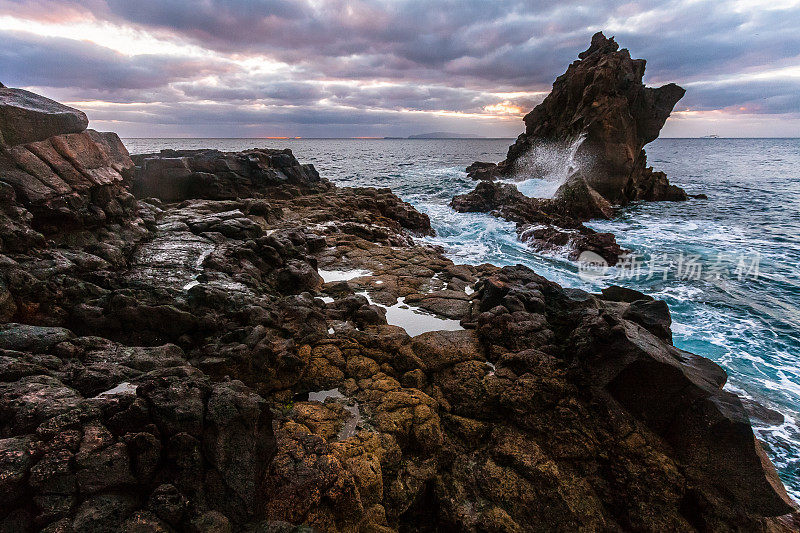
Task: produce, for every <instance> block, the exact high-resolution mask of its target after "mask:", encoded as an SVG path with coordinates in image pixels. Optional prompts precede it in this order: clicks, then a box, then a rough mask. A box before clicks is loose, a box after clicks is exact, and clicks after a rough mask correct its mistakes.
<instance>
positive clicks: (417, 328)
mask: <svg viewBox="0 0 800 533" xmlns="http://www.w3.org/2000/svg"><path fill="white" fill-rule="evenodd" d="M356 294H360V295H361V296H364V297H365V298H366V299H367V300H368V301H369V303H370V304H372V305H377V306H378V307H381V308H383V309H384V310H386V323H387V324H389V325H392V326H400V327H401V328H403V329H404V330H406V333H408V335H409V336H410V337H416V336H417V335H422V334H423V333H427V332H429V331H456V330H460V329H464V328H463V327H461V323H460V322H459V321H458V320H452V319H449V318H439V317H438V316H436V315H434V314H431V313H429V312H427V311H425V310H423V309H420V308H419V307H413V306H410V305H408V304H407V303H406V299H405V298H403V297H401V298H398V299H397V303H396V304H394V305H392V306H389V307H386V306H385V305H381V304H379V303H375V302H374V301H373V300H372V298H370V297H369V294H367V293H366V292H357V293H356Z"/></svg>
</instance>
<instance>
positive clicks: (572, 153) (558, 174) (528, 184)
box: [506, 133, 586, 198]
mask: <svg viewBox="0 0 800 533" xmlns="http://www.w3.org/2000/svg"><path fill="white" fill-rule="evenodd" d="M585 139H586V135H585V134H583V133H582V134H580V135H578V136H577V137H575V138H574V139H572V140H571V141H569V142H566V143H565V142H553V143H538V144H536V145H534V146H532V147H531V149H530V150H529V151H528V153H526V154H525V155H524V156H523V157H521V158H519V159H518V160H517V162H516V166H515V172H514V174H515V176H516V177H515V178H514V179H512V180H507V181H506V183H513V184H514V185H516V186H517V188H518V189H519V191H520V192H521V193H522V194H524V195H525V196H530V197H532V198H552V197H553V196H554V195H555V194H556V191H557V190H558V188H559V187H561V185H563V184H564V182H566V181H567V178H568V177H569V176H570V175H572V173H573V172H575V171H576V170H578V169H579V168H581V167H582V166H586V165H585V163H586V162H585V161H583V159H584V157H583V156H581V157H579V156H578V150H579V149H580V147H581V145H582V144H583V141H584V140H585Z"/></svg>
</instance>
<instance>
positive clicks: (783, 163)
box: [125, 139, 800, 499]
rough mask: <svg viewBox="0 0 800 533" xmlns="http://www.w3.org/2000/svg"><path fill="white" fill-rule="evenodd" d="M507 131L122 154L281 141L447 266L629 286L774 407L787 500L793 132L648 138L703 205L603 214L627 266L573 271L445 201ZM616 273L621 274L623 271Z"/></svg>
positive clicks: (798, 208) (794, 475) (793, 288)
mask: <svg viewBox="0 0 800 533" xmlns="http://www.w3.org/2000/svg"><path fill="white" fill-rule="evenodd" d="M510 142H511V141H510V140H509V139H489V140H484V139H458V140H396V139H391V140H390V139H387V140H362V139H358V140H356V139H353V140H350V139H299V140H288V141H287V140H262V139H126V140H125V144H126V146H128V149H129V150H130V151H131V153H143V152H151V151H158V150H160V149H162V148H218V149H221V150H226V151H234V150H242V149H245V148H254V147H269V148H284V147H288V148H291V149H292V150H293V151H294V153H295V155H296V156H297V158H298V159H300V161H301V162H310V163H314V165H315V166H316V167H317V169H318V170H319V171H320V173H321V174H322V175H323V176H325V177H327V178H329V179H331V180H332V181H334V182H335V183H337V184H339V185H343V186H359V185H367V186H376V187H389V188H391V189H392V190H393V191H394V192H395V193H397V194H398V195H399V196H400V197H401V198H403V199H404V200H406V201H408V202H410V203H412V204H413V205H414V206H416V207H417V208H418V209H420V210H421V211H424V212H426V213H427V214H428V215H429V216H430V217H431V222H432V223H433V226H434V229H435V230H436V234H437V235H436V237H432V238H429V239H427V240H428V241H430V242H433V243H436V244H440V245H442V246H444V247H445V249H446V250H447V252H448V254H449V255H450V257H451V258H452V259H453V260H454V261H456V262H462V263H473V264H478V263H483V262H490V263H494V264H498V265H509V264H517V263H522V264H525V265H527V266H529V267H531V268H533V269H534V270H536V271H537V272H539V273H540V274H542V275H544V276H546V277H548V278H549V279H552V280H554V281H557V282H558V283H560V284H562V285H564V286H570V287H579V288H584V289H587V290H592V291H596V290H598V289H599V288H601V287H602V286H604V285H608V284H612V283H614V284H619V285H626V286H630V287H632V288H636V289H638V290H641V291H643V292H646V293H648V294H651V295H653V296H655V297H657V298H661V299H664V300H666V301H667V302H668V303H669V305H670V309H671V311H672V317H673V321H674V325H673V332H674V342H675V344H676V346H679V347H680V348H683V349H686V350H689V351H692V352H694V353H697V354H700V355H703V356H706V357H708V358H710V359H712V360H714V361H716V362H717V363H719V364H721V365H722V366H723V367H724V368H725V369H726V370H727V371H728V374H729V376H730V379H729V383H728V385H727V387H728V388H729V389H731V390H733V391H734V392H737V393H738V394H740V395H742V396H745V397H749V398H752V399H754V400H756V401H758V402H759V403H761V404H762V405H764V406H766V407H769V408H771V409H774V410H776V411H778V412H780V413H781V414H782V415H783V416H784V417H785V421H784V423H783V424H780V425H774V424H773V425H769V424H767V423H763V424H760V425H759V423H758V422H756V421H754V424H755V428H756V432H757V434H758V436H759V437H760V439H761V440H762V441H763V442H764V443H765V446H766V447H767V451H768V453H769V455H770V457H771V458H772V460H773V461H774V462H775V464H776V466H777V467H778V470H779V473H780V475H781V478H782V479H783V481H784V482H785V483H786V485H787V488H788V489H789V491H790V492H791V493H792V495H793V496H794V497H795V498H796V499H800V429H799V428H798V420H800V270H798V265H800V139H659V140H657V141H655V142H653V143H652V144H650V145H649V146H648V147H647V152H648V157H649V161H650V164H652V165H653V166H655V167H656V169H657V170H663V171H664V172H666V173H667V175H668V176H669V177H670V180H671V181H672V182H673V183H675V184H677V185H680V186H682V187H684V188H685V189H686V190H687V191H689V192H690V193H705V194H707V195H708V197H709V199H708V200H693V201H689V202H682V203H671V202H664V203H641V204H635V205H632V206H628V207H626V208H625V209H623V210H621V211H620V213H619V215H618V217H617V218H615V219H614V220H611V221H596V222H593V223H591V224H590V225H591V226H592V227H594V228H595V229H597V230H600V231H612V232H613V233H615V234H616V236H617V240H618V241H619V243H620V244H621V245H622V246H624V247H625V248H628V249H630V250H632V252H633V256H632V257H633V259H632V260H631V261H630V262H629V263H628V264H627V267H623V268H615V269H611V270H610V271H608V272H607V273H606V276H605V277H603V278H588V277H586V276H581V275H580V273H579V272H578V269H577V267H576V265H575V264H574V263H572V262H570V261H567V260H566V259H565V257H564V256H563V255H562V254H558V253H554V254H539V253H535V252H533V251H532V250H530V249H529V248H527V247H526V246H525V245H524V244H522V243H520V242H519V241H518V240H517V239H516V234H515V231H514V225H513V224H510V223H507V222H504V221H501V220H498V219H496V218H494V217H491V216H489V215H485V214H460V213H455V212H454V211H452V209H450V208H449V207H448V205H447V204H448V203H449V201H450V199H451V198H452V197H453V195H455V194H462V193H464V192H468V191H470V190H472V189H473V188H474V186H475V183H474V182H472V181H471V180H469V179H467V177H466V173H465V172H464V168H465V167H466V166H467V165H468V164H470V163H471V162H473V161H476V160H480V161H499V160H501V159H503V158H504V156H505V152H506V150H507V148H508V145H509V144H510ZM519 186H520V190H522V191H523V192H524V193H525V194H528V195H541V194H547V192H548V191H552V190H554V184H553V183H552V182H548V181H546V180H545V181H542V180H527V181H525V182H523V183H521V184H520V185H519ZM628 267H629V268H628Z"/></svg>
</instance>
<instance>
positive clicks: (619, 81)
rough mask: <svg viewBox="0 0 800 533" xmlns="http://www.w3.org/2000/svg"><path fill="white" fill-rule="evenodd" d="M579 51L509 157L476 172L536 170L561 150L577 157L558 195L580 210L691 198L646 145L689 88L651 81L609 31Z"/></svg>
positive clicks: (584, 213)
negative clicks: (544, 157) (651, 161)
mask: <svg viewBox="0 0 800 533" xmlns="http://www.w3.org/2000/svg"><path fill="white" fill-rule="evenodd" d="M578 57H579V58H580V60H578V61H575V62H574V63H572V64H571V65H570V66H569V68H568V69H567V71H566V72H565V73H564V74H562V75H561V76H559V77H558V78H557V79H556V81H555V83H553V90H552V92H551V93H550V94H549V95H548V96H547V98H545V99H544V101H543V102H542V103H541V104H539V105H538V106H536V107H535V108H534V109H533V111H531V112H530V113H528V114H527V115H526V116H525V118H524V121H525V133H523V134H522V135H520V136H519V138H518V139H517V141H516V142H515V143H514V144H513V145H512V146H511V147H510V148H509V150H508V156H507V158H506V160H505V161H503V162H502V163H500V164H499V165H498V167H497V169H496V170H495V172H494V173H492V172H490V171H487V169H486V168H485V167H481V168H480V171H481V172H480V175H476V178H484V179H485V178H486V177H487V176H488V177H491V175H496V174H502V175H507V176H515V175H526V174H530V173H536V171H537V168H538V166H539V163H538V162H537V160H536V159H537V157H538V153H542V152H544V153H552V152H553V151H555V152H557V153H564V154H568V155H569V158H570V159H571V160H572V162H573V166H572V168H571V170H570V174H569V175H568V177H567V180H566V183H564V185H563V186H562V187H561V188H560V189H559V191H558V192H557V193H556V198H558V199H565V200H568V201H569V202H570V203H574V204H575V209H574V211H575V212H574V213H573V214H574V215H575V216H579V217H583V218H591V217H594V216H602V209H598V206H600V207H604V206H605V205H606V204H607V203H610V204H619V205H624V204H627V203H628V202H631V201H634V200H652V201H655V200H685V199H687V195H686V193H685V192H684V191H683V190H682V189H680V188H679V187H676V186H673V185H670V184H669V182H668V181H667V178H666V176H665V175H664V174H663V173H662V172H654V171H653V169H652V167H647V157H646V155H645V152H644V150H643V147H644V145H646V144H647V143H649V142H651V141H653V140H655V139H656V138H657V137H658V133H659V132H660V131H661V128H662V127H663V126H664V123H665V121H666V120H667V118H668V117H669V115H670V113H671V112H672V109H673V108H674V107H675V104H676V103H677V102H678V100H680V99H681V98H682V97H683V95H684V93H685V91H684V89H682V88H681V87H679V86H677V85H675V84H674V83H670V84H667V85H664V86H663V87H659V88H657V89H655V88H650V87H645V86H644V84H643V83H642V77H643V76H644V70H645V60H644V59H631V56H630V53H629V52H628V50H627V49H622V50H619V45H618V44H617V43H616V42H615V41H614V38H613V37H612V38H610V39H609V38H606V37H605V36H604V35H603V34H602V33H601V32H598V33H596V34H595V35H594V36H593V37H592V43H591V46H590V47H589V48H588V49H587V50H586V51H584V52H582V53H581V54H579V56H578ZM473 168H474V169H475V170H477V167H474V166H473ZM473 174H474V172H473ZM598 197H599V198H598Z"/></svg>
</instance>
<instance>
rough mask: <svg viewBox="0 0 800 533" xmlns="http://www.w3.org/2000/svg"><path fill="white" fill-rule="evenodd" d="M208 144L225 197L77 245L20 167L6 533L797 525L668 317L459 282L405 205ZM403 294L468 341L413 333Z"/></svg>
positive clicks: (647, 308) (534, 282)
mask: <svg viewBox="0 0 800 533" xmlns="http://www.w3.org/2000/svg"><path fill="white" fill-rule="evenodd" d="M69 135H75V134H66V135H60V136H56V137H55V138H49V139H46V140H45V141H41V142H47V143H50V144H51V145H53V146H55V145H57V144H58V143H60V142H61V141H63V139H62V137H68V136H69ZM80 135H83V134H80ZM90 138H91V137H90ZM98 142H99V141H98ZM207 154H208V152H199V153H198V154H197V157H198V159H199V160H200V161H208V160H209V159H210V160H212V161H217V162H219V161H221V163H219V164H220V165H222V167H223V168H222V169H221V170H219V171H216V172H214V173H212V172H208V174H209V176H203V177H202V178H203V183H204V184H203V186H202V187H198V188H196V189H195V188H190V189H189V190H191V191H192V192H193V193H196V194H200V195H206V196H207V197H202V198H185V196H186V195H187V194H189V193H188V192H185V190H184V189H183V188H182V187H172V186H171V185H170V184H163V187H162V188H157V189H155V190H154V189H149V191H148V192H149V193H158V192H163V194H164V197H165V198H173V197H172V196H169V195H171V194H173V192H174V191H175V190H178V191H179V192H180V199H181V200H182V201H180V203H168V202H164V201H162V200H159V199H157V198H147V199H140V200H138V201H136V202H135V203H134V208H132V209H128V210H127V211H123V213H122V214H121V215H120V216H118V217H109V216H106V217H105V218H103V219H101V218H96V219H92V220H91V222H92V223H91V224H71V225H64V226H62V227H58V228H56V227H55V226H52V225H48V224H42V225H41V226H40V227H38V229H37V227H35V221H36V217H37V216H40V215H38V214H31V213H34V212H36V210H37V209H39V207H38V206H39V205H41V203H37V202H36V201H35V199H32V198H29V197H28V196H26V195H24V194H17V193H16V189H15V188H14V187H12V186H11V185H9V184H7V183H6V181H5V180H6V175H7V174H6V173H5V171H2V170H0V192H2V193H3V194H2V195H0V200H2V202H3V203H2V204H1V205H2V207H3V211H2V213H5V214H4V215H3V216H7V217H8V220H11V221H12V222H13V224H14V226H13V228H14V231H13V232H10V233H9V232H6V233H4V235H3V238H4V239H6V236H8V239H9V240H8V241H6V240H4V241H3V242H4V247H3V249H2V250H0V264H2V266H3V268H2V270H0V281H1V283H0V317H1V318H0V323H1V324H0V495H2V498H0V530H3V531H19V532H26V531H39V530H44V531H64V532H73V531H74V532H78V531H98V532H104V531H109V532H111V531H114V532H116V531H122V532H134V531H190V532H199V531H222V532H227V531H248V532H256V531H258V532H269V531H301V530H304V529H303V528H313V530H318V531H331V532H355V531H363V532H385V533H388V532H391V531H435V530H452V531H472V532H478V531H529V530H536V529H548V530H555V531H574V530H578V529H586V530H638V531H665V530H680V531H687V530H688V531H690V530H747V531H776V532H777V531H791V530H792V527H793V525H792V523H791V521H792V520H795V518H796V517H793V516H785V517H781V518H779V519H778V518H772V517H774V516H776V515H781V514H784V513H789V512H791V511H792V510H793V508H792V506H791V505H790V504H789V503H788V502H787V497H786V494H785V492H784V491H783V487H782V485H781V484H780V481H779V480H778V479H777V477H776V475H775V471H774V468H773V467H772V465H771V463H770V462H769V460H768V459H766V457H765V456H764V452H763V450H761V448H760V446H759V445H758V443H757V441H756V440H755V439H754V437H753V433H752V430H751V429H750V425H749V422H748V419H747V414H746V412H745V411H744V408H743V406H742V404H741V402H739V400H738V398H736V396H734V395H732V394H729V393H727V392H725V391H723V390H722V389H721V387H722V385H723V383H724V380H725V375H724V372H723V371H722V369H720V368H719V367H717V366H716V365H714V364H713V363H711V362H710V361H707V360H705V359H703V358H700V357H697V356H694V355H692V354H688V353H686V352H682V351H680V350H677V349H675V348H674V347H673V346H672V345H671V341H670V335H671V334H670V330H669V327H670V319H669V312H668V310H667V309H666V306H665V305H664V304H663V303H662V302H656V301H653V300H652V299H651V298H648V297H646V296H644V295H642V294H640V293H636V292H635V291H626V290H623V289H617V290H609V291H606V292H604V294H603V295H590V294H587V293H585V292H582V291H576V290H569V289H563V288H561V287H559V286H558V285H556V284H554V283H552V282H549V281H547V280H546V279H544V278H542V277H540V276H537V275H536V274H535V273H533V272H532V271H531V270H529V269H527V268H524V267H507V268H503V269H499V268H496V267H493V266H491V265H483V266H480V267H471V266H465V265H454V264H453V263H452V262H451V261H449V260H448V259H446V258H445V257H444V256H443V255H442V253H441V251H440V250H438V249H436V248H432V247H428V246H423V245H419V244H415V242H414V241H413V239H412V238H411V237H410V233H411V232H416V233H426V232H430V224H429V221H427V218H426V217H424V215H421V214H419V213H417V212H416V211H414V209H413V208H412V207H411V206H409V205H408V204H405V203H403V202H402V201H401V200H400V199H398V198H397V197H396V196H394V195H393V194H392V193H391V192H390V191H388V190H378V189H342V188H338V187H334V186H333V185H331V184H330V183H328V182H327V181H326V180H324V179H322V178H317V177H316V172H312V169H311V168H310V167H303V166H301V165H300V164H299V163H298V162H297V161H296V160H295V159H294V158H293V157H292V156H291V155H290V153H288V152H284V153H282V155H280V158H281V161H282V163H280V164H279V163H277V162H275V161H274V160H273V159H271V158H272V157H273V156H275V155H276V154H275V153H273V152H258V153H256V154H254V153H252V152H248V153H243V154H219V153H218V152H216V153H213V154H212V155H211V156H208V155H207ZM173 155H174V154H166V156H165V157H166V158H167V159H174V158H173V157H172V156H173ZM180 157H181V158H187V159H184V160H183V161H182V164H184V166H185V168H187V169H189V170H192V169H195V168H198V167H196V166H195V164H196V162H195V161H194V160H193V158H194V157H195V155H193V154H185V155H182V156H180ZM254 157H255V159H256V160H257V164H255V165H254V166H249V165H250V163H247V165H248V167H247V168H248V170H246V171H245V170H241V169H240V167H236V168H235V169H233V170H232V166H233V165H234V164H239V163H240V162H242V161H248V162H250V161H253V159H254ZM154 158H157V157H156V156H148V157H147V158H146V159H149V160H151V161H152V160H153V159H154ZM134 159H136V160H137V161H141V160H142V159H141V158H134ZM149 164H150V163H148V165H149ZM214 164H217V163H214ZM144 166H145V165H140V167H141V168H140V170H139V178H137V177H136V176H134V177H133V178H132V179H134V180H137V179H142V180H144V181H147V180H149V179H151V178H150V177H149V171H147V170H145V169H144ZM156 166H158V164H156ZM170 168H174V167H170ZM299 168H305V169H306V173H305V174H304V175H305V176H306V177H308V178H313V179H310V180H308V181H304V180H299V181H297V182H295V183H287V182H286V181H283V180H280V179H279V180H275V179H272V178H270V179H261V177H263V176H272V175H273V174H272V173H276V174H277V172H278V170H280V172H281V173H282V174H283V175H287V176H288V174H287V171H286V170H285V169H299ZM192 172H194V171H192ZM184 174H185V173H184ZM232 174H235V176H234V175H232ZM289 174H291V171H290V172H289ZM13 175H16V174H13ZM212 176H213V177H212ZM164 179H167V180H169V179H170V177H169V176H167V177H166V178H164ZM173 179H176V180H178V181H181V180H184V179H185V176H184V177H181V176H174V177H173ZM239 181H241V183H238V182H239ZM287 181H288V180H287ZM65 183H66V181H65ZM113 183H120V184H121V185H120V188H119V189H118V188H117V187H116V185H115V186H113V187H108V186H105V187H101V188H100V189H98V190H99V191H103V192H106V193H117V192H118V193H119V194H121V195H122V194H129V193H128V192H127V188H128V187H129V186H130V183H129V181H128V180H126V179H123V180H116V181H114V182H113ZM182 183H183V182H182ZM153 185H154V184H153V183H152V182H150V184H149V185H148V186H153ZM140 186H142V185H136V184H134V187H140ZM20 190H21V189H20ZM87 190H89V191H91V190H93V189H91V188H90V189H81V188H80V186H79V184H76V185H74V190H73V192H72V193H70V194H67V195H66V196H67V197H70V195H71V194H73V193H74V194H75V195H77V196H79V197H87V198H88V200H87V201H88V202H89V204H87V205H97V206H98V209H99V208H100V207H99V206H101V205H107V204H108V202H107V201H106V199H105V197H103V199H102V201H100V203H96V201H95V198H94V194H90V193H87V192H86V191H87ZM220 191H222V193H221V192H220ZM64 194H66V193H64ZM220 196H221V197H220ZM103 202H105V203H103ZM65 205H66V208H65V211H66V210H68V209H69V206H70V205H75V207H74V209H75V210H77V211H79V212H80V211H81V210H83V205H84V204H81V203H77V204H69V203H67V204H65ZM87 209H88V208H87ZM104 212H105V211H104ZM37 213H38V212H37ZM45 213H47V211H45ZM63 216H64V217H66V219H69V220H84V218H83V216H82V215H78V214H76V215H73V216H72V217H68V216H67V214H66V212H64V213H63ZM4 231H5V230H4ZM28 240H30V242H32V243H34V244H35V245H32V246H27V247H26V246H23V243H25V242H28ZM351 270H357V271H358V272H357V273H356V276H357V277H353V276H350V277H351V278H352V279H349V280H345V281H329V282H327V283H326V282H325V281H326V280H325V278H324V277H323V276H325V275H327V274H326V272H328V273H330V272H331V271H351ZM473 289H474V290H473ZM400 298H403V299H404V300H403V301H404V302H405V303H406V305H412V306H414V307H419V308H421V309H426V310H429V311H430V312H432V313H435V314H436V315H437V316H438V317H439V318H441V317H443V316H444V317H448V318H451V319H455V320H457V321H460V329H459V328H455V327H452V323H448V324H449V326H451V330H447V331H441V330H434V331H429V332H425V333H422V334H420V335H416V336H414V337H410V336H409V335H408V334H407V332H406V331H405V330H404V329H403V328H402V327H399V326H398V325H392V324H388V323H387V316H390V315H389V314H388V313H387V311H386V309H385V308H386V307H388V306H392V305H395V304H396V303H397V302H398V300H399V299H400ZM430 319H431V320H434V317H430ZM721 435H722V436H724V437H721ZM795 524H796V522H795ZM305 530H308V529H305Z"/></svg>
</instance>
